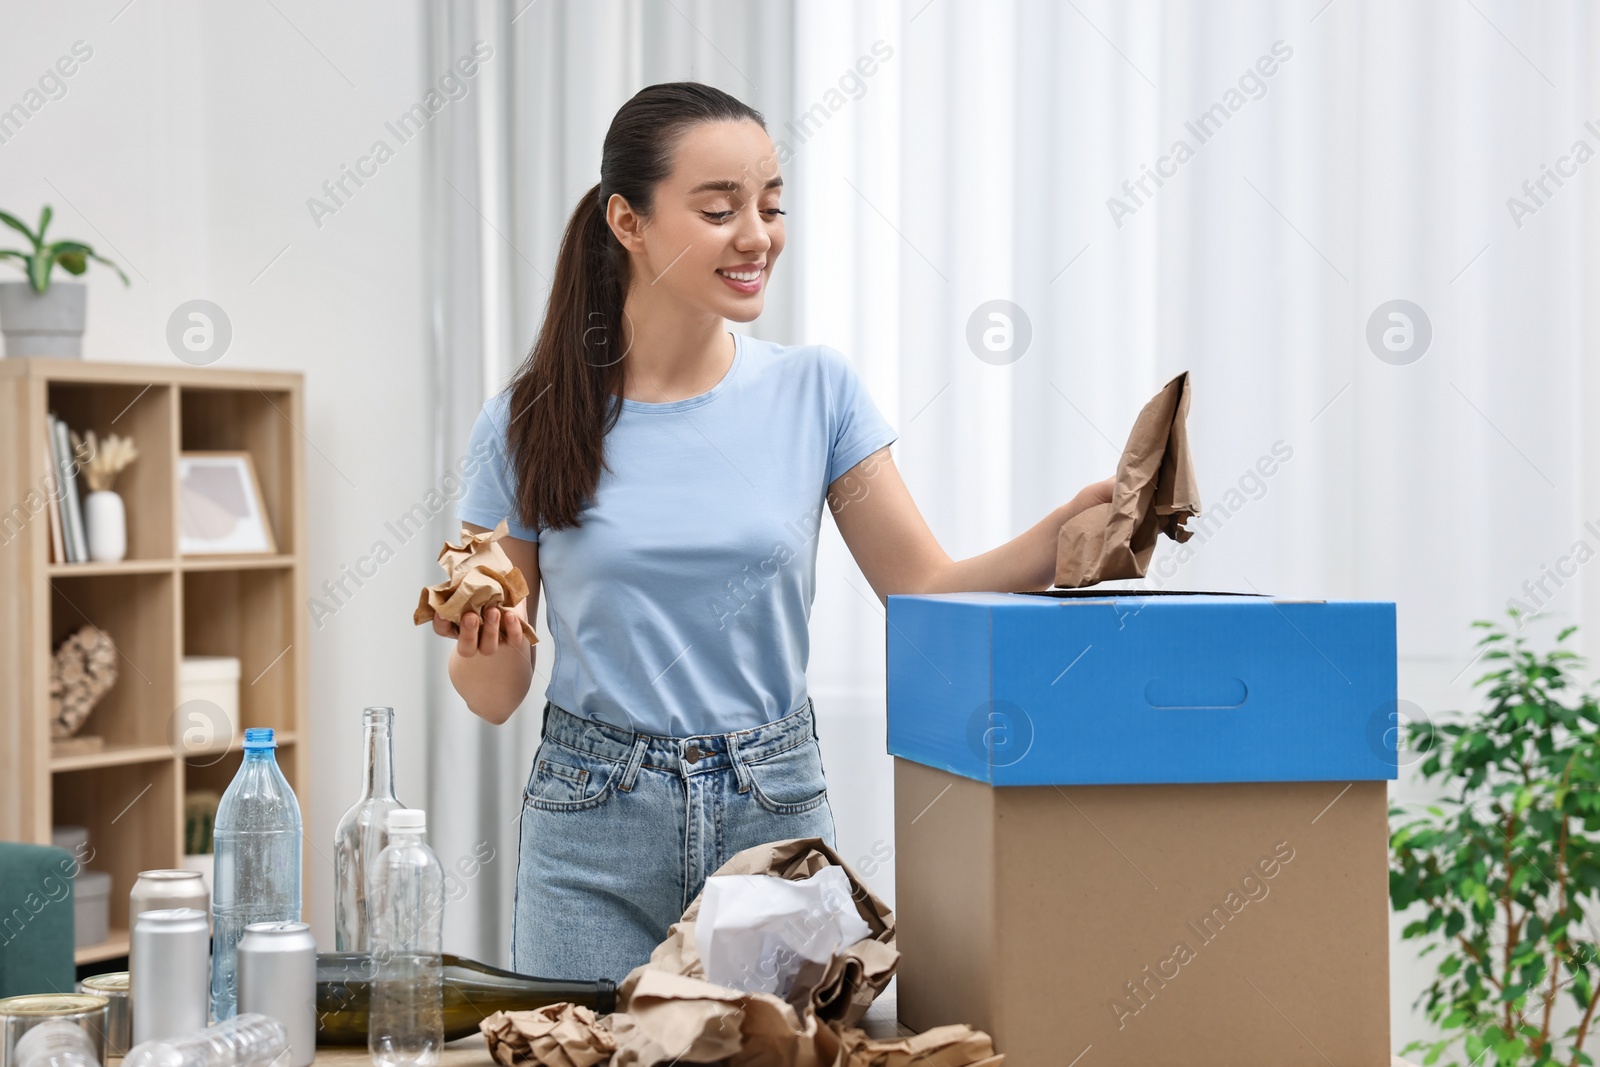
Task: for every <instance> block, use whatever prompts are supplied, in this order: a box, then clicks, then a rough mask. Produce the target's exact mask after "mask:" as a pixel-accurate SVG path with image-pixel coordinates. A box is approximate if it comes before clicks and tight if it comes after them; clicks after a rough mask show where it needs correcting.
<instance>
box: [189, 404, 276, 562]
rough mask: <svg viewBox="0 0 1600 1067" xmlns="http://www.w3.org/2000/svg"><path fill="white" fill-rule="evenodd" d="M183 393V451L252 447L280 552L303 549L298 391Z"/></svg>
mask: <svg viewBox="0 0 1600 1067" xmlns="http://www.w3.org/2000/svg"><path fill="white" fill-rule="evenodd" d="M181 395H182V401H181V408H182V410H181V412H180V416H179V419H180V426H181V433H182V442H183V444H182V448H181V451H184V452H240V451H243V452H249V453H250V458H251V462H252V463H253V464H254V466H255V469H256V479H257V480H258V481H259V482H260V485H261V497H262V502H263V504H264V505H265V506H266V509H267V521H268V522H269V523H270V524H271V526H272V535H273V540H274V541H275V542H276V544H277V548H278V552H279V553H294V552H296V551H298V547H297V546H296V544H295V540H294V535H295V526H296V523H297V521H298V519H299V514H298V509H297V507H296V493H297V489H298V484H299V476H298V473H295V472H292V470H291V468H292V467H293V462H294V459H293V457H294V456H295V455H296V454H297V448H298V437H297V431H296V429H295V427H296V425H297V421H296V420H297V419H298V415H297V414H296V408H297V406H298V405H297V397H296V396H295V394H294V393H293V392H291V391H290V390H286V389H260V388H248V389H227V388H221V387H218V386H207V387H203V388H202V387H193V386H189V387H184V388H183V389H182V390H181Z"/></svg>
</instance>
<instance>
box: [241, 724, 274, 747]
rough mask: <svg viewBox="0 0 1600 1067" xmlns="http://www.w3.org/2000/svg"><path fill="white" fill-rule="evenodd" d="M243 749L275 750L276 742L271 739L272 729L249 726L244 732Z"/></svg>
mask: <svg viewBox="0 0 1600 1067" xmlns="http://www.w3.org/2000/svg"><path fill="white" fill-rule="evenodd" d="M244 747H245V749H246V750H249V749H252V748H277V747H278V742H277V741H275V740H274V739H273V733H272V727H270V726H251V727H248V728H246V729H245V732H244Z"/></svg>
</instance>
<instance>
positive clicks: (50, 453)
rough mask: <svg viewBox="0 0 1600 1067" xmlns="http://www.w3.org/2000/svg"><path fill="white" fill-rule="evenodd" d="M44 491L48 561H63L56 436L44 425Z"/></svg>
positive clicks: (65, 553)
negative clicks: (45, 494) (48, 516)
mask: <svg viewBox="0 0 1600 1067" xmlns="http://www.w3.org/2000/svg"><path fill="white" fill-rule="evenodd" d="M44 429H45V440H44V444H45V449H44V454H45V459H46V463H45V476H44V478H45V482H44V484H45V492H46V493H48V494H49V497H48V499H46V501H45V510H46V511H47V512H49V513H50V562H51V563H65V562H66V561H67V552H66V547H65V546H64V545H63V544H62V542H61V489H60V485H61V479H60V478H59V477H58V475H59V473H60V468H58V467H57V466H56V438H55V434H54V433H53V432H52V431H51V429H50V426H49V425H48V424H47V425H46V426H45V428H44Z"/></svg>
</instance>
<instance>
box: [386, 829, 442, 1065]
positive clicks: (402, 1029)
mask: <svg viewBox="0 0 1600 1067" xmlns="http://www.w3.org/2000/svg"><path fill="white" fill-rule="evenodd" d="M427 828H428V823H427V816H426V814H424V813H423V812H421V811H419V810H417V809H416V808H400V809H398V810H396V811H391V812H390V813H389V844H388V847H386V848H385V849H384V850H383V851H382V852H381V853H379V855H378V860H377V863H376V864H375V865H374V870H373V874H372V877H373V888H374V889H375V890H376V899H375V900H374V902H373V907H372V911H371V919H372V954H373V957H374V962H375V963H376V964H377V972H378V973H377V975H376V977H375V978H374V980H373V990H372V1012H371V1016H370V1017H369V1020H368V1023H367V1051H368V1052H369V1053H370V1054H371V1056H372V1061H373V1062H374V1063H376V1064H378V1065H379V1067H432V1065H433V1064H435V1063H437V1062H438V1060H439V1053H440V1050H441V1049H442V1048H443V1047H444V985H443V980H442V979H443V958H442V952H443V942H444V868H443V867H441V866H440V865H439V857H438V856H435V855H434V854H433V850H432V849H430V848H429V847H428V846H427V845H426V844H425V843H424V842H423V833H424V831H426V830H427Z"/></svg>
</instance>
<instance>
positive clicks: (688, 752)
mask: <svg viewBox="0 0 1600 1067" xmlns="http://www.w3.org/2000/svg"><path fill="white" fill-rule="evenodd" d="M703 755H705V753H704V752H701V751H700V750H699V749H698V748H696V747H695V746H694V745H690V746H689V747H688V748H686V749H684V750H683V758H684V759H686V760H688V761H689V762H690V763H698V762H699V761H700V757H701V756H703Z"/></svg>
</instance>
